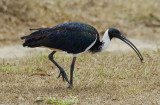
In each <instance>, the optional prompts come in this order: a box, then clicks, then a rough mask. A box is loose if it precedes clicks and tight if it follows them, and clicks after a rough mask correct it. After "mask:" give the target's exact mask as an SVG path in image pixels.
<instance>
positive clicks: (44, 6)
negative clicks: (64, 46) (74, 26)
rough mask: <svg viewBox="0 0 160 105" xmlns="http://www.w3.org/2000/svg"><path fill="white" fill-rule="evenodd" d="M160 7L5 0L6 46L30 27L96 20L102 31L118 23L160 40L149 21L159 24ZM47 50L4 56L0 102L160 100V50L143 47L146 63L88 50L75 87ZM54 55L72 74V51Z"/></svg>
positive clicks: (123, 1) (111, 0) (0, 36)
mask: <svg viewBox="0 0 160 105" xmlns="http://www.w3.org/2000/svg"><path fill="white" fill-rule="evenodd" d="M159 6H160V2H159V0H152V1H151V0H139V1H135V0H118V1H117V0H100V1H98V2H97V1H94V0H75V1H72V2H70V0H65V1H64V0H54V1H53V0H45V1H41V0H16V1H12V2H10V0H1V1H0V16H1V18H0V23H1V24H0V27H1V30H0V46H4V45H14V44H18V43H20V40H19V38H20V37H21V36H23V35H27V34H29V33H30V32H29V30H28V29H29V28H39V27H52V26H55V25H57V24H59V23H64V22H68V21H78V22H84V23H88V24H91V25H93V26H94V27H95V28H97V29H98V31H99V32H100V35H101V34H103V33H104V31H105V30H106V29H107V28H109V27H117V28H119V29H120V30H121V32H122V33H123V34H124V35H125V36H127V37H128V36H129V37H137V38H141V40H143V41H146V42H147V40H148V39H149V40H151V41H150V42H154V41H155V42H156V41H157V42H158V41H159V38H160V37H159V33H160V30H159V28H155V27H148V26H154V24H156V25H157V26H158V25H159V22H160V14H159V11H160V8H159ZM19 8H21V9H19ZM146 24H147V25H148V26H146ZM145 39H147V40H145ZM150 42H148V43H150ZM158 47H159V45H158V44H157V49H158ZM47 54H49V52H41V53H37V54H35V55H30V56H27V57H25V58H16V59H9V60H7V59H3V60H0V90H1V92H0V104H66V103H69V104H80V105H87V104H93V105H95V104H108V105H114V104H115V105H117V104H124V105H125V104H148V105H150V104H160V88H159V87H160V81H159V80H160V65H159V62H160V50H159V49H158V50H157V51H152V50H150V51H148V50H147V51H143V52H142V55H143V56H144V60H145V62H144V63H141V62H140V60H139V59H138V57H137V55H135V53H130V52H126V53H124V52H103V53H101V54H94V55H90V54H82V55H80V56H79V57H78V59H77V61H76V66H75V71H74V88H73V89H72V90H69V89H67V86H68V84H67V83H66V82H63V81H62V79H61V78H59V79H57V76H58V74H59V70H58V68H57V67H55V66H54V65H53V64H52V63H51V62H50V61H49V60H48V55H47ZM54 58H55V60H56V61H57V62H58V63H59V64H60V65H62V67H63V68H64V69H65V70H66V72H67V75H68V77H69V69H70V64H71V60H72V56H70V55H69V56H68V55H67V54H66V53H58V54H55V55H54ZM70 96H72V97H71V98H70ZM39 98H40V99H41V100H42V101H40V100H39ZM74 99H75V100H74ZM77 100H78V101H77ZM37 101H38V102H37ZM70 102H71V103H70Z"/></svg>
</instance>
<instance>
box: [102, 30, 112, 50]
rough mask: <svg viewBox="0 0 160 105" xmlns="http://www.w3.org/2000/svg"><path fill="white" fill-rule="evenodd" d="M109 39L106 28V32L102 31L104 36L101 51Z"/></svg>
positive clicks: (106, 45)
mask: <svg viewBox="0 0 160 105" xmlns="http://www.w3.org/2000/svg"><path fill="white" fill-rule="evenodd" d="M110 41H111V40H110V38H109V35H108V30H106V32H105V33H104V36H103V38H102V43H103V44H102V46H101V51H104V50H105V49H106V48H107V47H108V45H109V43H110Z"/></svg>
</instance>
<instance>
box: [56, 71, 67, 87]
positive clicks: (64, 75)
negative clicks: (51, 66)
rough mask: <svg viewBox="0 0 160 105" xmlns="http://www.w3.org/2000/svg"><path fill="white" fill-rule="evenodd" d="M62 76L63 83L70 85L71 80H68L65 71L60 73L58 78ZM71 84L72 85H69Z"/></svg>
mask: <svg viewBox="0 0 160 105" xmlns="http://www.w3.org/2000/svg"><path fill="white" fill-rule="evenodd" d="M61 75H62V79H63V81H65V80H66V81H67V82H68V83H69V80H68V78H67V75H66V73H65V72H64V71H60V73H59V75H58V78H59V77H60V76H61ZM69 84H70V83H69Z"/></svg>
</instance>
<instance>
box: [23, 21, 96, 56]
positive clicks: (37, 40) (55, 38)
mask: <svg viewBox="0 0 160 105" xmlns="http://www.w3.org/2000/svg"><path fill="white" fill-rule="evenodd" d="M97 37H98V32H97V31H96V30H95V29H94V28H93V27H91V26H90V25H87V24H83V23H65V24H60V25H57V26H55V27H53V28H45V29H41V30H39V31H36V32H34V33H32V34H31V35H29V36H25V37H22V39H26V40H25V43H24V44H23V46H28V47H40V46H45V47H49V48H55V49H60V50H63V51H66V52H68V53H73V54H77V53H81V52H83V51H85V50H86V49H87V47H89V46H90V45H91V44H92V43H93V42H94V41H95V40H96V38H97Z"/></svg>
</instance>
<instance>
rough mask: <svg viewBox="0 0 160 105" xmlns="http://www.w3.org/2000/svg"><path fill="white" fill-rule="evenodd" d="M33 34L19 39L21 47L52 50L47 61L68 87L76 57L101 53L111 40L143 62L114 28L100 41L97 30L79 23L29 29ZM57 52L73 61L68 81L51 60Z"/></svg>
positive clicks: (63, 72)
mask: <svg viewBox="0 0 160 105" xmlns="http://www.w3.org/2000/svg"><path fill="white" fill-rule="evenodd" d="M31 30H35V32H33V33H31V34H30V35H28V36H24V37H21V39H25V42H24V43H23V46H28V47H31V48H34V47H48V48H50V49H52V50H53V52H52V53H50V54H49V60H50V61H52V62H53V64H55V65H56V66H57V67H58V68H59V70H60V74H59V76H58V77H60V76H61V75H62V78H63V80H66V81H67V82H68V83H69V84H70V87H72V86H73V71H74V65H75V61H76V57H77V56H78V55H79V54H80V53H83V52H85V51H90V52H93V53H95V52H101V51H103V50H105V49H106V48H107V47H108V45H109V43H110V41H111V39H112V38H114V37H115V38H119V39H121V40H122V41H124V42H125V43H126V44H128V45H129V46H130V47H131V48H132V49H133V50H134V51H135V52H136V53H137V55H138V56H139V58H140V60H141V61H143V57H142V55H141V53H140V52H139V51H138V49H137V48H136V47H135V46H134V45H133V44H132V43H131V42H130V41H129V40H128V39H127V38H126V37H124V36H123V35H122V34H121V33H120V31H119V30H118V29H116V28H109V29H108V30H106V32H105V33H104V36H103V38H102V41H100V39H99V34H98V32H97V30H96V29H95V28H94V27H92V26H91V25H88V24H85V23H79V22H68V23H63V24H59V25H57V26H54V27H52V28H39V29H31ZM57 50H61V51H66V52H67V53H71V54H73V60H72V64H71V69H70V81H69V80H68V78H67V75H66V73H65V71H64V69H63V68H62V67H61V66H59V64H58V63H56V61H55V60H54V59H53V55H54V54H55V53H56V51H57Z"/></svg>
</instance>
